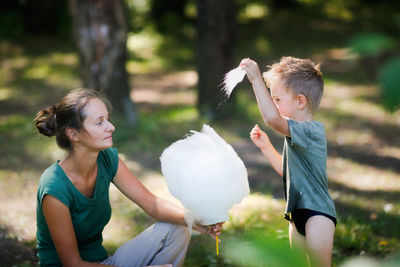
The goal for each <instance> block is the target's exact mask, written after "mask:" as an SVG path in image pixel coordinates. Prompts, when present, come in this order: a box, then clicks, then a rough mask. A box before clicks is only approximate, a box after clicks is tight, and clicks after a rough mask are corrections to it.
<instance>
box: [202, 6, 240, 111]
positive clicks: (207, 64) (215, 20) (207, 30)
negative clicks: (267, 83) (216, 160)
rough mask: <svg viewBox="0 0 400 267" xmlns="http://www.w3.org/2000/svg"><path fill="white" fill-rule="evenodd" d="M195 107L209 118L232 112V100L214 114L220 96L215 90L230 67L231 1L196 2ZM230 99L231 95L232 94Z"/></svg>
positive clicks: (232, 31) (232, 13)
mask: <svg viewBox="0 0 400 267" xmlns="http://www.w3.org/2000/svg"><path fill="white" fill-rule="evenodd" d="M196 5H197V70H198V74H199V81H198V103H197V105H198V108H199V111H200V113H201V114H203V115H206V116H208V117H211V118H212V119H214V118H216V119H218V118H223V117H225V115H227V114H229V113H230V112H231V111H232V110H233V109H234V98H233V97H231V98H230V99H229V102H228V103H226V104H225V105H224V108H223V109H220V110H219V112H217V107H218V104H219V103H221V102H223V101H224V96H223V94H222V93H221V92H220V90H218V86H219V85H220V84H221V82H222V77H223V75H224V74H225V73H226V72H227V71H228V70H229V69H230V68H232V67H233V66H234V63H233V43H234V29H235V22H236V5H235V1H234V0H219V1H215V0H197V1H196ZM232 96H234V95H232Z"/></svg>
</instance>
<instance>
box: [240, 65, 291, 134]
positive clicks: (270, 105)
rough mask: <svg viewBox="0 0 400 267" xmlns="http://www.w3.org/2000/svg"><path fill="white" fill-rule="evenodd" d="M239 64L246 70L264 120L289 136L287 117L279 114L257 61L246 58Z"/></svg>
mask: <svg viewBox="0 0 400 267" xmlns="http://www.w3.org/2000/svg"><path fill="white" fill-rule="evenodd" d="M240 66H241V67H242V68H243V69H244V70H245V71H246V73H247V77H248V79H249V81H250V82H251V84H252V86H253V90H254V93H255V95H256V99H257V104H258V108H259V109H260V112H261V116H262V118H263V120H264V122H265V123H266V124H267V125H268V126H269V127H271V128H272V129H274V130H275V131H277V132H279V133H280V134H282V135H284V136H290V132H289V125H288V122H287V119H285V118H284V117H282V116H281V115H280V114H279V111H278V109H277V107H276V106H275V103H274V101H273V100H272V97H271V95H270V94H269V92H268V89H267V86H266V85H265V82H264V80H263V78H262V76H261V73H260V70H259V68H258V65H257V63H256V62H254V61H253V60H251V59H248V58H246V59H243V60H242V62H241V63H240Z"/></svg>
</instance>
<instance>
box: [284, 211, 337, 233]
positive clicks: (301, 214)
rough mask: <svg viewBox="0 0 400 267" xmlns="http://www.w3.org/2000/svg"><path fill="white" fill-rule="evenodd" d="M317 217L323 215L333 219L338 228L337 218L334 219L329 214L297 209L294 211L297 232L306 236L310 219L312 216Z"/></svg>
mask: <svg viewBox="0 0 400 267" xmlns="http://www.w3.org/2000/svg"><path fill="white" fill-rule="evenodd" d="M316 215H322V216H325V217H327V218H328V219H331V220H332V222H333V223H334V224H335V227H336V223H337V221H336V218H335V217H332V216H330V215H328V214H325V213H322V212H319V211H315V210H309V209H295V210H294V211H292V221H293V222H294V224H295V225H296V229H297V232H299V233H300V234H301V235H304V236H306V223H307V221H308V219H310V218H311V217H312V216H316Z"/></svg>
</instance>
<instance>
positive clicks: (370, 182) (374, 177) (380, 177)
mask: <svg viewBox="0 0 400 267" xmlns="http://www.w3.org/2000/svg"><path fill="white" fill-rule="evenodd" d="M349 170H351V172H349ZM328 176H329V178H330V179H332V180H334V181H336V182H340V183H342V184H344V185H346V186H347V187H350V188H355V189H356V188H357V189H359V190H388V191H395V190H400V179H399V174H398V173H397V172H395V171H391V170H387V169H381V168H378V167H375V166H366V165H363V164H358V163H356V162H354V161H352V160H350V159H344V158H328Z"/></svg>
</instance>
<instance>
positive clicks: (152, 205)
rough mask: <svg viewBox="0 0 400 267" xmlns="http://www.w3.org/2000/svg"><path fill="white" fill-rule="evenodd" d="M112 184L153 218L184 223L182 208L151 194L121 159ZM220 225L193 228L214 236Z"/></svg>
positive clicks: (217, 233)
mask: <svg viewBox="0 0 400 267" xmlns="http://www.w3.org/2000/svg"><path fill="white" fill-rule="evenodd" d="M114 184H115V186H116V187H117V188H118V189H119V190H120V191H121V192H122V193H123V194H124V195H125V196H127V197H128V198H129V199H130V200H132V201H133V202H135V203H136V204H137V205H139V207H141V208H142V209H143V210H144V211H145V212H146V213H147V214H149V215H150V216H152V217H153V218H155V219H157V220H159V221H164V222H170V223H174V224H180V225H186V222H185V219H184V210H183V209H182V208H180V207H178V206H176V205H174V204H173V203H171V202H169V201H166V200H163V199H161V198H158V197H157V196H155V195H154V194H152V193H151V192H150V191H149V190H148V189H147V188H146V187H145V186H144V185H143V184H142V183H141V182H140V181H139V179H138V178H137V177H136V176H134V175H133V174H132V173H131V171H130V170H129V169H128V167H127V166H126V165H125V163H124V162H123V161H122V160H121V159H120V160H119V163H118V171H117V174H116V175H115V177H114ZM221 225H222V224H216V225H214V226H212V227H207V226H203V225H194V226H193V229H195V230H197V231H199V232H202V233H207V234H210V235H211V236H213V237H215V235H219V233H220V232H221Z"/></svg>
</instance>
